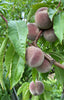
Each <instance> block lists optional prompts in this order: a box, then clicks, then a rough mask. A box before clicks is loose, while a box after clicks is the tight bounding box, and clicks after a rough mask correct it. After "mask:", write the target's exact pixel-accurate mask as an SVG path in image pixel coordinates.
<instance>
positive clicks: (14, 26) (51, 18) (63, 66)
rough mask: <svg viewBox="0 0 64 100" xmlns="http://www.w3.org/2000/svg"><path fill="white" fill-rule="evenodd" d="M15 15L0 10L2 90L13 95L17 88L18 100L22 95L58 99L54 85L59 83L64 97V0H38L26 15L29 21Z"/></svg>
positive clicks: (24, 99)
mask: <svg viewBox="0 0 64 100" xmlns="http://www.w3.org/2000/svg"><path fill="white" fill-rule="evenodd" d="M4 3H5V2H4ZM6 3H7V2H6ZM1 4H2V2H1ZM10 4H11V3H10ZM13 5H14V4H13ZM14 7H15V6H14ZM11 8H12V7H11ZM27 8H29V7H27ZM19 9H20V8H19ZM24 9H25V8H24ZM15 11H16V10H15ZM19 12H20V10H19ZM26 12H27V11H26ZM6 13H7V12H6ZM9 13H10V12H9ZM16 14H17V16H15V17H14V15H12V16H13V18H12V16H9V17H10V18H8V15H7V16H6V15H5V14H4V13H3V10H2V7H1V8H0V29H1V31H0V32H1V34H0V84H1V87H2V89H3V90H7V89H8V90H9V92H10V91H12V90H13V91H15V88H16V90H17V94H16V91H15V92H14V93H15V95H16V99H17V100H18V95H20V94H22V96H21V98H22V100H42V99H43V100H51V99H54V100H55V98H54V96H55V94H54V92H53V91H52V90H53V89H54V84H55V85H59V84H60V86H61V88H62V89H63V92H62V90H61V92H62V96H61V98H63V93H64V87H63V86H64V1H63V0H46V1H45V0H43V1H42V0H40V1H39V2H37V0H36V3H34V4H32V5H31V6H30V10H29V11H28V15H27V14H26V15H25V16H26V21H25V19H22V18H20V17H19V16H20V13H19V16H18V12H16ZM2 23H4V24H3V26H4V28H3V27H2ZM52 75H53V79H52V80H51V78H50V77H51V76H52ZM6 81H7V82H8V84H7V83H6ZM58 89H60V87H59V88H58ZM51 92H52V93H51ZM58 93H59V91H58ZM51 94H52V95H54V96H52V95H51ZM59 98H60V96H59ZM7 99H8V98H7ZM13 100H14V99H13ZM56 100H57V99H56ZM58 100H59V99H58Z"/></svg>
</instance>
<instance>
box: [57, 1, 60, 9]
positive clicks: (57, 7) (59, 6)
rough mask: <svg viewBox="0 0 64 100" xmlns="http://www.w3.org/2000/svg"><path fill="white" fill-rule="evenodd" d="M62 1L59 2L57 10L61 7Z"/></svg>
mask: <svg viewBox="0 0 64 100" xmlns="http://www.w3.org/2000/svg"><path fill="white" fill-rule="evenodd" d="M60 4H61V1H60V2H59V4H58V6H57V7H56V9H58V8H59V7H60Z"/></svg>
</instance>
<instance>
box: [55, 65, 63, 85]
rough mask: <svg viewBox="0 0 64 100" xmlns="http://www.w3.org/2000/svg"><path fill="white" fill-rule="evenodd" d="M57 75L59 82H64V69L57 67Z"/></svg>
mask: <svg viewBox="0 0 64 100" xmlns="http://www.w3.org/2000/svg"><path fill="white" fill-rule="evenodd" d="M55 75H56V78H57V80H58V81H59V83H61V84H64V69H61V68H58V67H55Z"/></svg>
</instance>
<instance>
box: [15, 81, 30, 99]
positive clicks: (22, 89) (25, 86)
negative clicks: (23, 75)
mask: <svg viewBox="0 0 64 100" xmlns="http://www.w3.org/2000/svg"><path fill="white" fill-rule="evenodd" d="M20 93H22V98H23V99H22V100H29V97H30V92H29V83H28V82H25V83H23V84H22V86H21V87H20V88H19V89H18V91H17V95H19V94H20Z"/></svg>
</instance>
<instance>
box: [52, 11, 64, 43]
mask: <svg viewBox="0 0 64 100" xmlns="http://www.w3.org/2000/svg"><path fill="white" fill-rule="evenodd" d="M53 28H54V31H55V34H56V36H57V37H58V39H59V40H60V42H62V40H63V34H64V12H60V13H59V14H58V15H56V16H55V17H54V22H53Z"/></svg>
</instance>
